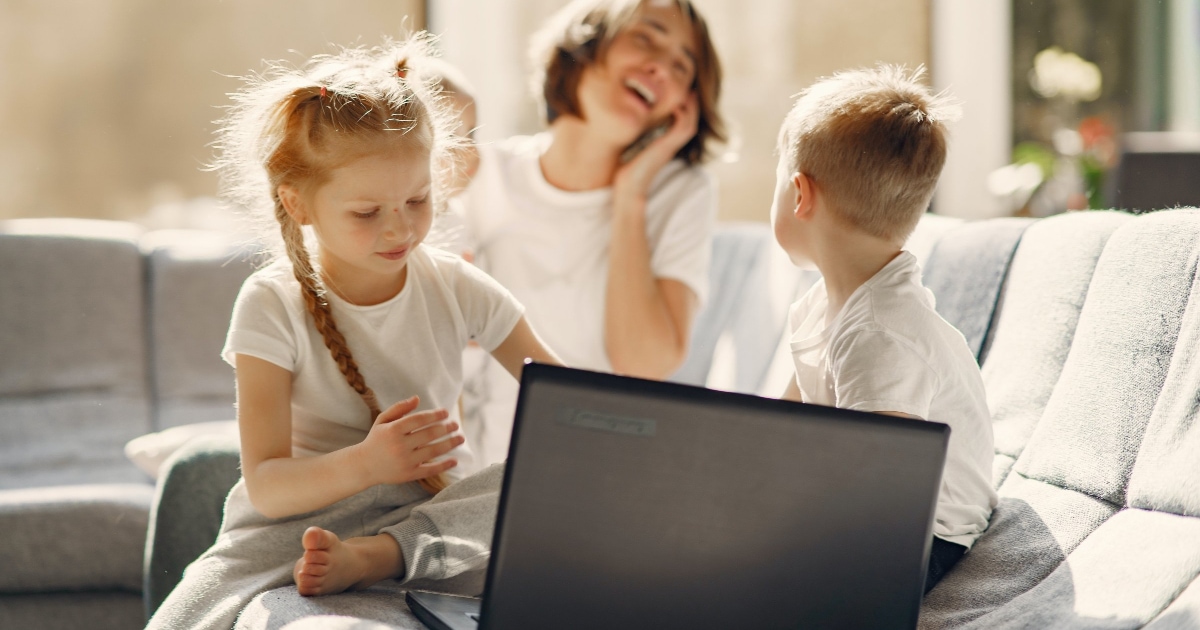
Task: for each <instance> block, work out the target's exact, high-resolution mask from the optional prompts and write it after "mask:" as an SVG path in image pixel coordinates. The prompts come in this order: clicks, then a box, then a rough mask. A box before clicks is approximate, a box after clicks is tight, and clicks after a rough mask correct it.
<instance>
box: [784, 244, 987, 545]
mask: <svg viewBox="0 0 1200 630" xmlns="http://www.w3.org/2000/svg"><path fill="white" fill-rule="evenodd" d="M828 309H829V300H828V295H827V294H826V292H825V282H824V280H821V281H818V282H817V284H816V285H814V286H813V287H812V289H810V290H809V292H808V293H807V294H805V296H804V297H802V298H801V299H800V300H799V301H797V302H796V303H795V304H793V305H792V307H791V312H790V316H789V320H790V329H791V331H792V334H791V348H792V357H793V360H794V362H795V366H796V381H797V384H798V385H799V386H800V392H801V394H802V395H803V397H804V401H805V402H811V403H816V404H820V405H828V406H832V407H841V408H844V409H855V410H858V411H894V412H899V413H904V414H909V415H913V416H918V417H920V418H924V419H926V420H933V421H936V422H942V423H944V424H948V425H950V446H949V449H948V451H947V455H946V467H945V471H944V473H943V475H942V487H941V490H940V492H939V496H938V506H937V512H936V514H935V516H934V534H935V535H936V536H938V537H939V538H942V539H945V540H948V541H950V542H953V543H957V544H960V545H963V546H965V547H968V548H969V547H970V546H971V545H972V544H973V543H974V542H975V540H976V539H977V538H978V537H979V535H980V534H982V533H983V531H984V530H985V529H986V528H987V525H988V520H989V519H990V518H991V513H992V508H994V507H995V506H996V501H997V497H996V493H995V491H994V490H993V489H992V484H991V473H992V458H993V456H994V450H993V438H992V423H991V415H990V414H989V412H988V408H987V398H986V396H985V393H984V388H983V379H982V377H981V376H980V373H979V365H978V364H977V363H976V362H975V356H974V355H973V354H972V353H971V350H970V349H969V348H968V347H967V343H966V340H965V339H964V338H963V336H962V333H960V332H959V331H958V330H957V329H955V328H954V327H953V326H951V325H950V324H949V323H948V322H946V320H944V319H942V317H941V316H940V315H938V313H937V311H936V310H934V300H933V294H932V293H930V292H929V290H928V289H926V288H925V287H924V286H923V285H922V284H921V269H920V266H919V265H918V264H917V259H916V257H915V256H913V255H912V254H911V253H909V252H906V251H905V252H901V253H900V255H899V256H897V257H896V258H895V259H893V260H892V261H891V262H889V263H888V264H887V265H886V266H884V268H883V269H881V270H880V271H879V272H878V273H876V274H875V275H874V276H873V277H872V278H871V279H870V280H868V281H867V282H865V283H864V284H863V285H862V286H861V287H859V288H858V289H857V290H856V291H855V292H854V293H853V294H851V296H850V298H849V299H848V300H847V301H846V304H845V306H843V307H842V310H841V311H840V312H839V313H837V315H836V316H835V317H834V319H833V321H832V323H830V324H829V325H826V323H825V322H826V316H827V313H828Z"/></svg>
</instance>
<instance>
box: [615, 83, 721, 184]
mask: <svg viewBox="0 0 1200 630" xmlns="http://www.w3.org/2000/svg"><path fill="white" fill-rule="evenodd" d="M672 116H673V120H672V123H671V126H670V128H668V129H667V132H666V133H664V134H663V135H661V136H659V137H658V138H657V139H655V140H654V141H653V142H651V143H650V144H649V145H647V146H646V148H645V149H642V151H641V152H639V153H638V154H637V155H636V156H635V157H634V158H633V159H632V160H630V161H628V162H626V163H625V164H622V165H621V166H619V167H617V172H616V176H615V178H614V179H613V193H614V196H616V197H619V198H620V197H624V198H630V197H640V198H643V199H644V198H645V197H646V195H647V194H648V193H649V192H650V182H652V181H654V177H655V176H656V175H658V172H659V171H660V170H662V167H664V166H666V165H667V163H668V162H670V161H671V160H672V159H673V158H674V157H675V154H676V153H678V152H679V150H680V149H682V148H683V147H684V145H686V144H687V143H688V142H689V141H691V139H692V138H693V137H695V135H696V131H697V130H698V129H699V125H700V105H699V103H698V101H697V99H696V93H695V92H692V93H691V94H689V95H688V98H687V100H686V101H684V103H683V105H680V106H679V108H678V109H676V110H675V111H674V112H673V114H672Z"/></svg>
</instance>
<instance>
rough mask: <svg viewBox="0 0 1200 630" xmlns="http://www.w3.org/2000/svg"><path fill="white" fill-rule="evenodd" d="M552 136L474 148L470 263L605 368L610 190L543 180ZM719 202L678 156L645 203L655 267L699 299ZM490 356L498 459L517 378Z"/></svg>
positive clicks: (565, 343)
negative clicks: (573, 188) (504, 373)
mask: <svg viewBox="0 0 1200 630" xmlns="http://www.w3.org/2000/svg"><path fill="white" fill-rule="evenodd" d="M550 140H551V136H550V134H549V133H542V134H539V135H536V136H518V137H514V138H509V139H507V140H505V141H502V142H499V143H496V144H490V145H483V146H481V147H480V167H479V171H478V173H476V175H475V177H474V179H473V180H472V182H471V185H470V186H469V187H468V188H467V190H466V192H465V193H464V203H463V207H464V208H465V213H466V227H467V234H468V237H469V239H470V241H471V249H472V250H473V252H474V255H475V263H476V264H478V265H479V266H480V267H481V268H482V269H484V270H485V271H487V272H488V273H489V274H490V275H491V276H492V277H493V278H495V279H497V280H499V281H500V283H501V284H502V285H504V286H505V287H506V288H507V289H508V290H510V291H512V293H513V295H514V296H516V298H517V299H518V300H519V301H520V302H521V303H522V304H524V305H525V308H526V317H527V318H528V321H529V323H530V324H531V325H532V326H533V328H534V330H535V331H537V333H538V335H539V336H540V337H541V338H542V340H543V341H545V342H546V344H547V345H548V346H549V347H550V348H551V349H552V350H553V351H554V352H555V353H556V354H557V355H558V356H559V358H561V359H562V360H563V362H564V363H566V364H567V365H570V366H572V367H580V368H587V369H592V370H598V371H611V370H612V364H611V363H610V362H609V360H608V355H607V353H606V352H605V349H604V307H605V288H606V286H607V284H608V267H609V259H608V252H609V242H610V240H611V236H612V189H611V188H602V189H597V190H591V191H584V192H569V191H564V190H561V189H559V188H556V187H555V186H553V185H552V184H550V183H549V182H547V181H546V178H545V176H544V175H543V173H542V169H541V165H540V163H539V158H540V156H541V155H542V153H544V152H545V150H546V148H547V147H548V146H549V143H550ZM716 208H717V197H716V187H715V183H714V181H713V178H712V177H711V176H710V175H709V174H708V173H707V172H706V171H704V170H703V169H701V168H697V167H689V166H687V165H686V164H685V163H684V162H683V161H681V160H674V161H672V162H670V163H669V164H667V165H666V166H665V167H663V169H662V170H661V171H660V172H659V174H658V175H657V176H656V178H655V180H654V181H653V182H652V184H651V187H650V193H649V196H648V199H647V202H646V237H647V240H648V242H649V245H650V252H651V257H650V267H651V272H652V273H653V275H654V277H655V278H669V279H672V280H677V281H679V282H682V283H683V284H684V285H686V286H687V287H688V288H690V289H691V290H692V291H693V292H694V293H695V294H696V296H697V297H698V298H699V299H700V300H701V301H703V299H704V298H705V296H706V294H707V293H708V265H709V258H710V256H711V249H712V233H713V229H714V226H715V222H716ZM492 363H493V365H492V366H491V367H490V368H487V371H488V373H489V376H488V377H485V379H486V381H487V384H486V394H485V395H484V397H485V399H486V400H485V402H484V405H485V407H486V408H487V409H488V411H485V412H484V413H483V414H482V417H483V418H484V420H483V424H484V426H483V427H481V430H484V431H487V432H489V433H491V434H492V438H493V439H489V440H487V441H488V442H490V443H492V444H493V446H494V448H492V449H491V450H490V452H489V453H488V457H487V459H488V460H489V461H499V460H500V459H503V458H504V455H505V452H506V449H507V443H508V434H509V433H510V432H511V426H512V414H513V410H514V406H515V402H516V385H515V384H509V383H506V382H504V380H503V379H497V378H494V377H493V376H494V375H498V374H499V372H498V371H497V368H496V367H495V365H494V362H492ZM509 380H511V379H509ZM469 422H470V420H469Z"/></svg>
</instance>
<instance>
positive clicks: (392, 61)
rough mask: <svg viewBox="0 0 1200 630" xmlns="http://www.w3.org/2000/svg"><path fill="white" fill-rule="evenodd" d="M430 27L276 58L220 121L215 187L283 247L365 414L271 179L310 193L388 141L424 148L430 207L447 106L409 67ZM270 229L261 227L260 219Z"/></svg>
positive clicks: (440, 171) (445, 160)
mask: <svg viewBox="0 0 1200 630" xmlns="http://www.w3.org/2000/svg"><path fill="white" fill-rule="evenodd" d="M429 41H430V37H429V36H428V35H426V34H424V33H419V34H416V35H414V36H412V37H410V38H408V40H407V41H406V42H404V43H402V44H394V43H391V42H388V43H387V44H386V45H384V46H381V47H375V48H369V49H368V48H350V49H343V50H342V51H340V52H339V53H337V54H331V55H320V56H317V57H314V58H313V59H312V60H310V61H309V62H308V63H307V64H305V65H304V66H303V67H300V68H294V67H289V66H285V65H284V64H281V63H274V64H271V65H270V66H269V67H268V70H267V71H266V72H264V73H263V74H261V75H258V76H255V77H251V78H249V79H247V81H246V85H245V86H244V87H243V88H242V89H241V90H240V91H238V92H237V93H236V94H233V95H232V96H233V99H234V104H233V105H232V106H230V107H229V109H228V112H227V115H226V116H225V118H224V119H223V120H222V121H221V123H222V124H221V128H220V129H219V131H218V139H217V141H216V143H215V146H216V149H217V159H216V162H215V164H214V169H215V170H217V171H218V173H219V174H220V176H221V188H222V192H223V195H224V196H225V197H226V198H227V199H228V201H230V202H231V203H232V204H234V205H235V207H239V208H241V209H243V210H245V211H246V212H247V213H248V214H249V215H250V218H251V219H252V220H253V221H254V222H255V223H257V224H259V225H260V226H261V227H263V228H264V229H262V230H260V233H261V234H263V236H264V237H266V238H265V239H264V242H263V248H264V253H265V254H266V258H267V259H268V260H272V259H274V258H277V257H279V256H281V255H286V256H287V257H288V259H289V260H290V261H291V264H292V270H293V273H294V274H295V277H296V280H297V281H298V282H299V283H300V288H301V292H302V294H303V297H304V304H305V306H306V307H307V309H308V312H309V314H310V315H312V318H313V322H314V323H315V325H316V328H317V330H318V331H319V332H320V333H321V337H322V338H323V339H324V341H325V346H326V347H327V348H328V349H329V353H330V355H331V356H332V357H333V360H334V361H335V362H336V363H337V365H338V368H339V369H340V370H341V372H342V375H343V376H345V378H346V382H347V383H348V384H349V385H350V387H351V388H353V389H354V391H355V392H357V393H358V395H359V396H361V397H362V400H363V402H364V403H366V405H367V408H368V409H369V410H370V414H371V418H372V421H373V420H374V419H375V418H376V417H378V415H379V414H380V405H379V401H378V400H377V399H376V397H375V392H374V391H373V390H372V389H371V387H370V386H369V385H367V382H366V379H365V377H364V376H363V374H362V372H361V371H359V368H358V364H357V363H356V362H355V360H354V356H353V354H352V353H351V351H350V347H349V346H348V345H347V343H346V338H345V337H344V336H343V335H342V333H341V332H340V331H339V330H338V327H337V324H336V322H334V318H333V312H332V310H331V309H330V304H329V301H328V299H327V298H326V287H325V283H324V282H323V281H322V279H321V274H320V270H319V269H318V268H316V267H314V265H313V261H312V258H311V256H310V255H309V253H308V247H307V246H306V245H305V230H304V229H303V228H302V227H301V225H300V224H299V223H297V222H296V221H295V220H294V219H293V218H292V217H291V215H289V214H288V212H287V209H286V208H285V207H284V205H283V202H282V200H281V199H280V196H279V187H280V186H283V185H289V186H292V187H294V188H295V189H296V190H298V191H299V192H301V194H306V195H308V194H311V193H312V192H313V191H315V190H316V189H317V188H319V187H320V186H321V185H323V184H324V183H326V182H327V181H328V178H329V176H330V173H331V171H333V170H334V169H336V168H338V167H340V166H344V165H345V164H348V163H350V162H352V161H354V160H356V159H359V158H361V157H364V156H367V155H372V154H376V153H379V152H386V151H394V150H414V149H416V150H422V151H428V152H429V154H430V163H431V171H432V173H431V174H432V178H433V190H432V192H431V193H430V194H431V197H432V202H433V204H434V208H435V209H441V208H443V207H444V204H445V199H446V195H445V189H446V188H445V187H446V185H447V183H448V181H449V180H448V177H447V176H448V172H449V171H451V170H452V169H453V168H454V164H453V157H452V156H453V153H454V151H453V149H454V147H453V146H452V143H453V142H454V140H453V137H452V135H451V134H450V132H449V130H450V128H451V119H450V117H449V116H450V114H449V112H448V108H447V106H446V105H445V104H444V103H443V101H442V99H441V98H440V97H439V96H438V95H437V94H436V93H435V92H434V91H433V90H432V89H431V88H430V86H429V85H427V84H426V83H425V82H423V81H421V80H419V79H417V78H416V77H415V76H414V73H410V72H409V67H410V66H411V65H414V64H417V63H420V61H419V60H420V59H421V58H422V57H425V56H426V53H427V50H428V48H429ZM268 225H269V226H272V229H270V230H266V229H265V228H266V226H268ZM418 483H420V484H421V486H422V487H424V488H425V489H426V490H428V491H429V492H430V493H437V492H439V491H440V490H442V489H443V488H445V487H446V484H447V482H446V480H445V478H444V477H443V476H442V475H437V476H435V477H430V478H428V479H422V480H420V481H419V482H418Z"/></svg>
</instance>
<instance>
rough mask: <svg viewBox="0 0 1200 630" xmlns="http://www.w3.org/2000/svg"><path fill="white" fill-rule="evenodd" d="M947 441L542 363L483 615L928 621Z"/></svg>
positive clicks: (548, 620)
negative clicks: (927, 588)
mask: <svg viewBox="0 0 1200 630" xmlns="http://www.w3.org/2000/svg"><path fill="white" fill-rule="evenodd" d="M948 439H949V428H948V427H946V426H945V425H943V424H939V423H935V422H923V421H917V420H906V419H901V418H891V417H886V416H879V415H876V414H866V413H860V412H853V411H847V410H841V409H834V408H830V407H821V406H816V405H804V404H800V403H793V402H786V401H778V400H771V399H764V398H759V397H754V396H746V395H742V394H733V393H725V392H716V391H712V390H707V389H703V388H697V387H690V386H685V385H678V384H671V383H660V382H651V381H644V380H640V379H634V378H626V377H619V376H613V375H608V374H598V373H594V372H586V371H581V370H573V369H569V368H560V367H554V366H545V365H538V364H530V365H527V366H526V367H525V372H524V375H523V378H522V386H521V394H520V399H519V402H518V406H517V414H516V422H515V426H514V433H513V440H512V446H511V447H510V453H509V459H508V466H507V470H506V473H505V480H504V491H503V493H502V496H501V502H500V514H499V516H498V518H497V524H496V535H495V539H494V540H493V555H492V559H491V563H490V565H489V570H488V571H489V572H488V585H487V591H486V594H485V597H484V603H483V619H482V624H481V627H483V628H488V629H492V630H497V629H499V630H504V629H508V628H532V627H570V628H698V627H751V626H752V627H763V628H767V627H798V626H804V627H839V628H850V627H870V628H893V627H895V628H911V627H914V626H915V625H916V621H917V614H918V609H919V606H920V602H921V593H922V586H923V582H924V577H925V570H926V564H927V557H928V552H929V546H930V540H931V531H932V523H933V512H934V507H935V505H936V500H937V492H938V487H939V484H940V479H941V474H942V466H943V462H944V459H945V449H946V444H947V441H948ZM747 624H750V625H747Z"/></svg>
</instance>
